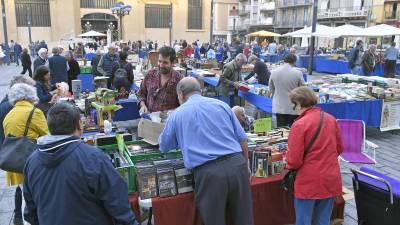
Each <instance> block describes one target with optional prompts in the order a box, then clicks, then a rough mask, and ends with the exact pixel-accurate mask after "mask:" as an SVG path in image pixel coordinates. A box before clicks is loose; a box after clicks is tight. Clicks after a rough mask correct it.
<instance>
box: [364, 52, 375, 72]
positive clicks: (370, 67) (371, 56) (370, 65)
mask: <svg viewBox="0 0 400 225" xmlns="http://www.w3.org/2000/svg"><path fill="white" fill-rule="evenodd" d="M375 51H376V46H375V45H370V46H369V49H368V51H366V52H365V53H364V55H363V56H362V68H363V72H364V76H371V73H373V72H374V70H375V65H376V55H375Z"/></svg>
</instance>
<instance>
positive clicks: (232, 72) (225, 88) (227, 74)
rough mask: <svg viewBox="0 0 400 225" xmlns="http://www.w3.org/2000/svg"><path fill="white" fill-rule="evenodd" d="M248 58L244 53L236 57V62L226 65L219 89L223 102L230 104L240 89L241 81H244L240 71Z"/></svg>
mask: <svg viewBox="0 0 400 225" xmlns="http://www.w3.org/2000/svg"><path fill="white" fill-rule="evenodd" d="M246 61H247V58H246V56H245V55H244V54H243V53H239V54H238V55H236V57H235V60H232V61H231V62H229V63H227V64H225V66H224V68H223V70H222V75H221V77H220V78H219V81H218V84H217V88H218V91H219V94H220V95H221V96H222V98H223V99H222V100H223V101H224V102H226V103H227V104H230V103H231V102H230V96H232V95H234V92H235V91H236V90H237V89H238V88H239V81H241V80H242V77H241V75H240V71H241V69H242V66H243V65H244V64H245V63H246Z"/></svg>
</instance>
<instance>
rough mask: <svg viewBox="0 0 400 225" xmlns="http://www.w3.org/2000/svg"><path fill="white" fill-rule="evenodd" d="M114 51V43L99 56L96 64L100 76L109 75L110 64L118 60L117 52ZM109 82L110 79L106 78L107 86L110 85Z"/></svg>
mask: <svg viewBox="0 0 400 225" xmlns="http://www.w3.org/2000/svg"><path fill="white" fill-rule="evenodd" d="M116 53H117V48H116V47H115V45H111V46H109V47H108V52H107V53H105V54H104V55H103V56H102V57H101V58H100V61H99V64H97V72H99V73H100V74H101V75H102V76H105V77H111V73H112V65H113V64H114V62H118V61H119V57H118V54H116ZM111 83H112V81H111V79H108V81H107V85H108V87H109V88H110V87H111Z"/></svg>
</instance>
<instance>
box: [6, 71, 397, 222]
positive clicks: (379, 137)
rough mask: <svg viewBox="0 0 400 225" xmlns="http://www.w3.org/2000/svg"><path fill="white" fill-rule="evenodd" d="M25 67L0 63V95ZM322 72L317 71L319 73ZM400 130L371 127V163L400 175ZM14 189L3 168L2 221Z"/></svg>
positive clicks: (353, 216)
mask: <svg viewBox="0 0 400 225" xmlns="http://www.w3.org/2000/svg"><path fill="white" fill-rule="evenodd" d="M21 70H22V67H16V66H15V65H14V64H12V65H10V66H4V65H3V66H0V99H2V98H3V97H4V95H5V93H6V92H7V89H8V85H9V82H10V79H11V77H12V76H13V75H15V74H19V73H20V71H21ZM317 75H318V74H315V76H317ZM398 134H399V133H398V132H385V133H381V132H380V131H378V130H376V129H368V130H367V139H368V140H370V141H372V142H374V143H375V144H377V145H378V146H379V148H378V149H377V152H376V156H377V158H376V159H377V164H376V165H374V166H371V167H373V168H375V169H377V170H378V171H381V172H383V173H385V174H388V175H391V176H394V177H396V178H398V179H400V164H399V162H400V142H399V135H398ZM359 166H360V165H350V164H348V163H344V162H341V167H342V173H343V175H342V176H343V185H344V186H345V187H346V188H348V189H350V190H353V185H352V182H351V175H350V174H346V173H348V172H349V171H350V169H351V168H357V167H359ZM14 189H15V188H9V187H7V186H6V183H5V173H4V171H1V170H0V225H9V224H12V222H11V221H12V216H13V208H14ZM344 224H345V225H357V210H356V206H355V202H354V199H351V200H348V201H347V202H346V207H345V220H344Z"/></svg>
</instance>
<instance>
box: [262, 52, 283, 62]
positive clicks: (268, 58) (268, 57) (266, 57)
mask: <svg viewBox="0 0 400 225" xmlns="http://www.w3.org/2000/svg"><path fill="white" fill-rule="evenodd" d="M260 59H262V60H263V61H264V62H269V63H277V62H279V61H281V60H282V59H283V57H282V56H279V55H277V54H269V53H263V54H260Z"/></svg>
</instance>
